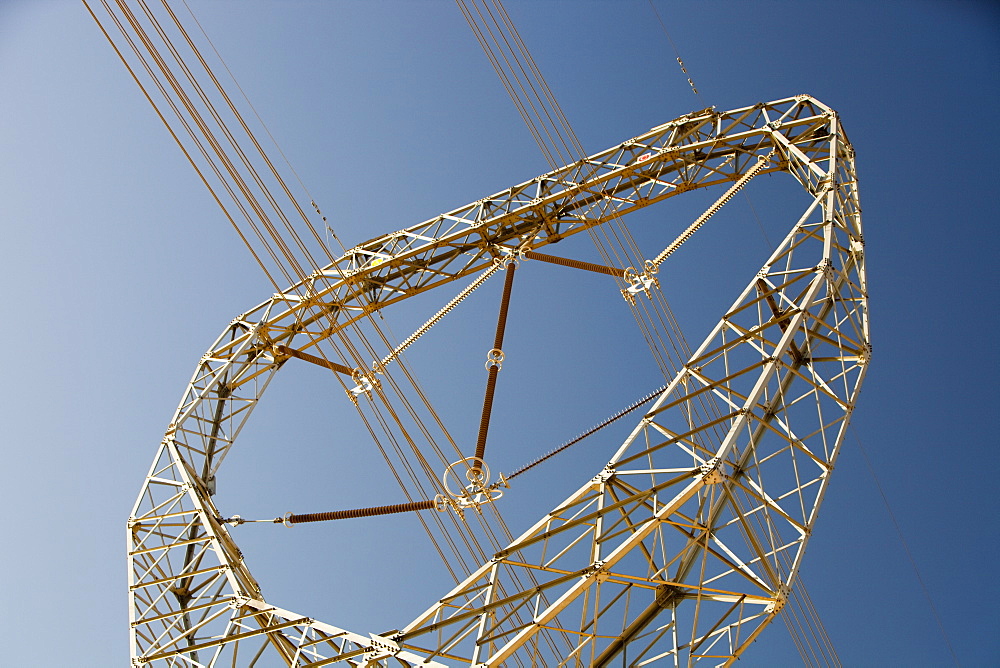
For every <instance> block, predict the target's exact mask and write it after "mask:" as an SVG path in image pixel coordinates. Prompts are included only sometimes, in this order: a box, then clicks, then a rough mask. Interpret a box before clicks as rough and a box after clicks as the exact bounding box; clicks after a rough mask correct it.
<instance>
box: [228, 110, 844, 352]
mask: <svg viewBox="0 0 1000 668" xmlns="http://www.w3.org/2000/svg"><path fill="white" fill-rule="evenodd" d="M765 110H770V114H767V113H765ZM779 111H780V112H781V113H780V114H779V113H778V112H779ZM827 111H828V110H827V108H826V107H825V106H823V105H821V104H820V103H818V102H816V101H815V100H812V99H811V98H808V97H805V96H801V97H799V98H789V99H787V100H781V101H778V102H773V103H769V104H767V105H756V106H754V107H748V108H747V109H743V110H736V111H732V112H726V113H723V114H715V113H714V112H710V111H707V112H702V115H700V116H695V117H693V118H688V117H685V118H682V119H678V120H677V121H672V122H671V123H668V124H665V125H663V126H660V127H659V128H655V129H654V130H652V131H651V132H649V133H647V134H646V135H643V136H641V137H637V138H635V139H633V140H630V141H628V142H624V143H623V144H621V145H619V146H617V147H614V148H612V149H608V150H607V151H604V152H602V153H598V154H596V155H594V156H591V157H590V158H587V159H585V160H582V161H580V162H578V163H574V164H572V165H569V166H567V167H564V168H561V169H560V170H556V171H554V172H550V173H548V174H545V175H543V176H540V177H538V178H536V179H533V180H531V181H528V182H525V183H522V184H520V185H518V186H514V187H513V188H510V189H508V190H505V191H502V192H500V193H497V194H496V195H493V196H491V197H488V198H484V199H482V200H479V201H477V202H474V203H472V204H469V205H467V206H465V207H462V208H460V209H456V210H454V211H452V212H449V213H447V214H442V215H441V216H438V217H437V218H434V219H432V220H430V221H427V222H425V223H421V224H420V225H417V226H414V227H412V228H408V229H406V230H401V231H399V232H394V233H392V234H388V235H385V236H383V237H378V238H375V239H372V240H370V241H367V242H364V243H362V244H359V245H358V246H356V247H355V248H352V249H351V250H349V251H348V252H347V253H346V254H345V255H344V256H343V257H341V258H340V259H339V260H338V261H337V262H336V263H334V264H332V265H330V266H329V267H326V268H324V269H323V270H321V271H320V272H319V273H318V274H317V275H314V276H312V277H310V278H309V279H307V281H305V282H303V283H302V284H298V285H295V286H292V287H291V288H290V289H289V290H287V291H285V292H284V293H281V294H280V295H276V296H275V298H274V299H273V300H271V304H272V308H271V310H272V311H276V312H275V313H274V315H273V316H272V317H271V318H269V319H268V321H267V322H266V323H265V324H266V326H267V328H268V330H269V336H270V338H271V340H272V341H273V342H276V343H286V342H287V339H288V338H290V337H291V336H294V334H295V333H296V331H295V330H294V328H290V327H288V326H286V325H285V324H284V323H286V322H287V323H295V325H296V328H298V329H301V328H302V327H308V326H310V325H312V324H313V323H315V322H316V321H317V320H318V319H321V318H325V317H327V316H330V315H334V316H335V317H336V318H337V324H336V327H337V328H341V327H344V326H346V325H347V324H349V323H351V322H353V321H355V320H357V319H359V318H361V317H364V315H365V314H366V313H369V312H371V311H373V310H377V309H379V308H382V307H384V306H386V305H389V304H392V303H395V302H397V301H400V300H402V299H406V298H407V297H410V296H413V295H415V294H418V293H419V292H422V291H424V290H428V289H431V288H434V287H437V286H439V285H442V284H444V283H447V282H451V281H454V280H457V279H460V278H462V277H465V276H468V275H470V274H471V273H474V272H476V271H480V270H482V269H484V268H485V267H486V266H488V265H489V263H490V262H491V261H492V260H493V258H494V257H496V256H497V255H498V254H500V253H502V252H503V251H502V250H500V248H501V247H503V248H506V249H507V250H508V251H512V250H514V249H518V248H521V249H525V250H533V249H535V248H540V247H542V246H545V245H547V244H549V243H552V242H554V241H558V240H560V239H563V238H565V237H567V236H570V235H573V234H577V233H579V232H582V231H583V230H585V229H587V228H588V227H592V226H594V225H598V224H601V223H603V222H606V221H607V220H609V219H611V218H612V217H615V216H619V215H623V214H625V213H628V212H629V211H633V210H636V209H638V208H642V207H645V206H648V205H649V204H652V203H655V202H658V201H661V200H663V199H666V198H668V197H671V196H673V195H676V194H679V193H680V192H684V191H687V190H691V189H694V188H701V187H708V186H712V185H717V184H720V183H726V182H730V181H735V180H736V179H738V178H739V176H741V175H742V174H743V173H745V172H746V170H747V169H748V168H749V167H750V166H752V165H753V164H756V155H759V154H762V153H763V154H766V152H767V151H768V150H770V149H771V148H773V147H774V141H773V136H772V135H773V134H774V132H775V131H774V130H773V128H771V127H769V126H768V125H767V121H766V120H765V119H766V118H768V117H770V116H775V115H779V116H783V117H784V118H785V121H784V124H783V125H782V126H781V130H782V132H783V133H786V134H783V135H782V136H785V137H788V138H789V141H790V142H792V143H793V144H794V145H795V146H797V147H799V148H800V150H802V151H806V152H810V153H816V152H818V151H821V150H822V149H823V147H824V146H826V145H827V142H826V141H825V140H827V139H828V135H827V134H826V133H827V132H828V123H827V118H826V113H827ZM752 121H756V124H754V123H753V122H752ZM721 128H724V129H726V130H728V131H729V133H728V134H717V130H718V129H721ZM647 152H648V153H650V157H648V158H646V159H645V160H642V161H639V158H640V157H641V156H642V155H644V154H645V153H647ZM783 167H784V163H779V164H776V165H775V166H774V167H772V168H769V169H768V170H765V171H767V172H771V171H778V170H781V169H783ZM654 184H658V185H655V187H654ZM609 202H610V204H609ZM604 205H608V206H606V207H605V206H604ZM594 214H596V215H594ZM303 295H307V296H306V297H303ZM279 305H280V306H281V307H284V310H283V311H282V310H279V309H278V308H276V307H278V306H279ZM301 309H314V310H317V313H316V314H314V315H312V316H310V317H304V318H300V317H297V315H298V314H297V313H296V312H297V311H299V310H301ZM342 311H349V313H346V314H345V313H342ZM326 334H327V335H329V334H332V332H326ZM248 336H249V334H248ZM240 344H241V340H240V339H234V340H232V341H230V342H227V343H225V344H224V345H221V346H218V347H216V348H214V349H213V351H212V353H211V354H212V356H213V357H216V358H218V359H224V358H226V357H227V355H228V354H229V351H230V350H235V349H239V347H240Z"/></svg>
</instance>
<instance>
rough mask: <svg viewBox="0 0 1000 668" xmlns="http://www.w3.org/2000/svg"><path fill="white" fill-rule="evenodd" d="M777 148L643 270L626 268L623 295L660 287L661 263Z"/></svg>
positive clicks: (760, 158)
mask: <svg viewBox="0 0 1000 668" xmlns="http://www.w3.org/2000/svg"><path fill="white" fill-rule="evenodd" d="M774 154H775V150H774V149H772V150H771V151H770V152H769V153H768V154H767V155H759V156H757V164H755V165H754V166H753V167H751V168H750V169H749V170H747V173H746V174H744V175H743V176H741V177H740V178H739V179H738V180H737V181H736V183H734V184H733V185H732V186H730V187H729V189H728V190H727V191H726V192H724V193H723V194H722V196H721V197H720V198H719V199H717V200H715V202H714V203H712V205H711V206H710V207H708V208H707V209H706V210H705V212H704V213H702V214H701V215H700V216H698V218H697V219H695V221H694V222H693V223H691V224H690V225H689V226H688V228H687V229H686V230H684V231H683V232H681V234H680V235H679V236H678V237H677V238H676V239H674V240H673V241H672V242H671V243H670V245H669V246H667V247H666V248H664V249H663V251H661V252H660V254H659V255H657V256H656V257H655V258H654V259H653V260H646V262H645V266H644V268H643V272H642V273H639V272H638V271H637V270H636V269H635V268H633V267H629V268H628V269H626V270H625V279H626V280H627V281H629V286H628V287H627V288H625V289H624V290H622V296H623V297H625V299H626V300H627V301H629V302H634V301H635V295H637V294H639V293H640V292H642V293H645V294H646V295H647V296H648V295H649V290H650V288H652V287H654V286H655V287H659V285H660V283H659V281H658V280H657V279H656V272H657V271H658V270H659V268H660V265H661V264H663V262H664V260H666V259H667V258H668V257H670V255H671V254H672V253H673V252H674V251H676V250H677V249H678V248H680V247H681V245H683V244H684V242H685V241H687V240H688V239H690V238H691V237H692V236H694V233H695V232H697V231H698V229H699V228H700V227H701V226H702V225H704V224H705V223H706V222H707V221H708V219H709V218H711V217H712V216H714V215H715V214H716V213H718V211H719V209H721V208H722V207H723V206H724V205H725V204H726V202H728V201H729V200H731V199H732V198H733V195H735V194H736V193H738V192H739V191H740V190H742V189H743V186H745V185H746V184H747V183H748V182H749V181H750V179H752V178H753V177H755V176H757V174H759V173H760V172H761V170H763V169H764V168H765V167H767V166H768V165H769V164H770V162H771V158H773V157H774Z"/></svg>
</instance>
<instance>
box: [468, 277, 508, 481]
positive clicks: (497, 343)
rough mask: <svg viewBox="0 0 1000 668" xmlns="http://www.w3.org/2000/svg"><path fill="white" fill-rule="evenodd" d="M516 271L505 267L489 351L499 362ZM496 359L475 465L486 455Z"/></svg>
mask: <svg viewBox="0 0 1000 668" xmlns="http://www.w3.org/2000/svg"><path fill="white" fill-rule="evenodd" d="M516 269H517V265H516V264H515V263H513V262H511V263H510V264H508V265H507V275H506V276H505V277H504V281H503V296H502V297H501V298H500V315H499V317H498V318H497V333H496V337H494V339H493V350H492V351H490V352H491V355H492V354H493V353H494V352H495V353H499V355H500V357H499V360H502V359H503V353H502V352H500V351H501V350H502V349H503V333H504V329H506V327H507V307H508V306H510V291H511V287H512V286H513V285H514V271H515V270H516ZM499 360H497V359H496V358H494V357H492V356H491V362H492V363H490V364H489V372H490V375H489V378H487V379H486V396H485V398H484V399H483V415H482V418H481V419H480V420H479V437H478V438H477V439H476V454H475V457H476V459H475V460H474V461H475V462H476V463H477V464H478V462H480V461H482V459H483V456H484V455H485V454H486V436H487V434H488V433H489V430H490V415H491V414H492V412H493V394H494V392H496V387H497V374H498V373H499V372H500V362H499ZM473 470H479V466H478V465H474V466H473Z"/></svg>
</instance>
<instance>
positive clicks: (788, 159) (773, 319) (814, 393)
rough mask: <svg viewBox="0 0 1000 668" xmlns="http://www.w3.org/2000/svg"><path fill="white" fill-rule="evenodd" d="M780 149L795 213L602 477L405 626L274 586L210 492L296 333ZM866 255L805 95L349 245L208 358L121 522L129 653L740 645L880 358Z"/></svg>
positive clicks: (638, 653)
mask: <svg viewBox="0 0 1000 668" xmlns="http://www.w3.org/2000/svg"><path fill="white" fill-rule="evenodd" d="M772 152H773V154H772ZM768 155H771V156H772V159H771V161H770V162H769V163H768V164H767V165H766V166H765V168H764V169H763V170H762V173H764V172H779V171H783V172H787V173H789V174H791V175H792V176H793V177H794V178H795V179H796V180H797V181H798V182H799V183H800V184H801V185H802V186H803V188H804V189H805V192H806V201H807V204H806V207H805V210H804V213H802V215H801V217H800V218H799V219H798V220H797V221H796V222H795V223H794V225H793V226H792V228H791V231H790V232H789V233H788V235H787V237H786V238H785V239H784V240H783V241H782V243H781V244H780V245H779V247H778V249H777V250H775V251H774V253H773V254H772V255H771V257H770V258H768V260H767V262H766V263H765V264H764V265H763V268H762V269H761V270H760V272H759V273H758V274H757V275H756V276H754V277H753V278H752V279H751V280H750V282H749V284H748V285H747V287H746V289H745V290H744V291H743V293H742V294H741V295H740V296H739V298H738V299H737V300H736V301H735V302H734V304H733V306H732V307H731V308H730V309H729V310H728V311H727V312H726V313H725V315H723V316H722V319H721V320H720V321H719V323H718V324H717V325H716V326H715V328H714V329H713V330H712V332H711V333H710V334H709V336H708V337H707V338H706V339H705V341H704V343H702V344H701V345H700V346H699V347H698V349H697V350H696V351H695V352H694V354H693V355H692V357H691V359H689V360H688V361H687V362H686V363H685V364H684V366H683V367H682V368H681V369H680V371H679V372H678V373H677V374H676V376H675V377H674V378H673V379H671V381H670V383H669V385H668V387H667V389H666V391H664V392H663V394H662V395H661V396H659V398H658V399H657V400H656V403H655V405H654V406H653V408H652V409H651V410H650V411H649V412H648V413H647V414H646V415H644V416H643V417H642V419H641V420H640V421H639V424H638V425H637V426H636V427H635V429H634V431H632V433H631V435H630V436H629V437H628V438H627V439H626V440H625V442H624V443H623V444H622V445H621V447H620V448H619V449H618V451H617V452H615V453H614V456H613V457H611V459H610V461H609V463H608V465H607V467H606V468H604V470H602V471H600V472H599V473H598V474H597V475H596V476H595V477H594V478H593V479H591V480H588V481H587V482H586V483H585V484H584V485H583V486H582V487H581V488H580V489H579V490H578V491H577V492H576V493H574V494H572V495H571V496H570V497H569V498H568V499H567V500H566V501H565V502H564V503H562V504H560V505H559V506H558V507H557V508H555V509H554V510H552V511H551V512H550V513H548V514H547V515H545V516H544V517H542V518H541V519H540V520H539V521H538V522H537V523H536V524H535V525H534V526H533V527H531V528H530V529H529V530H527V531H526V532H524V534H523V535H521V536H520V537H519V538H517V539H516V540H514V541H513V542H512V543H511V544H510V545H509V546H508V547H506V548H505V549H503V550H501V551H500V552H498V553H497V554H496V555H495V556H494V557H493V559H492V560H491V561H489V562H488V563H485V564H483V565H482V566H481V567H480V568H479V569H478V570H477V571H475V572H474V573H473V574H472V575H471V576H470V577H469V578H468V579H467V580H466V581H464V582H463V583H461V584H460V585H458V586H457V587H455V588H454V589H453V590H452V591H451V592H450V593H448V594H447V595H446V596H444V597H443V598H442V599H441V600H440V601H439V602H437V603H435V604H434V605H433V606H431V607H430V608H429V609H428V610H427V611H426V612H425V613H424V614H422V615H420V616H419V617H417V619H415V620H413V621H412V622H411V623H410V624H409V625H407V626H406V627H405V628H403V630H402V631H401V632H399V633H398V634H395V635H394V636H392V637H391V638H380V637H378V636H371V635H359V634H355V633H350V632H348V631H345V630H343V629H340V628H337V627H333V626H330V625H328V624H323V623H320V622H317V621H315V620H312V619H310V618H307V617H304V616H301V615H298V614H295V613H292V612H288V611H286V610H283V609H279V608H276V607H274V606H272V605H270V604H269V603H266V602H264V601H263V599H262V596H261V594H260V589H259V587H258V584H257V582H256V581H255V580H254V578H253V576H252V575H251V574H250V572H249V570H248V569H247V567H246V565H245V564H244V562H243V559H242V555H241V553H240V551H239V549H238V548H237V546H236V544H235V543H234V542H233V539H232V537H231V536H230V532H229V530H228V527H227V526H226V525H225V524H223V523H220V521H219V520H218V518H219V513H218V511H217V510H216V508H215V505H214V504H213V499H212V493H213V491H214V480H215V476H216V474H217V472H218V470H219V467H220V465H221V464H222V462H223V461H224V459H225V456H226V454H227V453H228V452H229V451H230V449H231V448H232V447H234V444H235V440H236V438H237V435H238V434H239V432H240V430H241V428H242V427H243V426H244V425H245V424H246V420H247V419H248V417H249V415H250V413H251V411H252V410H253V408H254V406H255V405H256V403H257V401H258V400H259V398H260V397H261V395H262V393H263V391H264V389H265V388H266V387H267V383H268V381H269V380H270V378H271V377H272V374H273V373H274V372H275V371H276V370H277V369H278V368H279V367H280V366H281V365H282V363H283V362H284V361H285V360H287V359H288V355H287V353H283V352H282V351H283V350H285V351H287V349H288V348H295V349H298V350H308V349H310V348H311V347H314V346H317V345H318V344H319V342H321V341H323V340H325V339H327V338H328V337H331V336H332V335H334V334H335V333H336V332H337V331H338V329H340V328H344V327H346V326H347V325H348V324H349V323H351V322H353V321H356V320H358V319H359V318H362V317H364V316H365V315H366V314H368V313H370V312H372V311H373V310H377V309H381V308H384V307H386V306H388V305H389V304H392V303H395V302H398V301H400V300H403V299H406V298H408V297H411V296H413V295H416V294H418V293H421V292H424V291H426V290H430V289H432V288H435V287H438V286H442V285H445V284H447V283H450V282H452V281H455V280H457V279H461V278H463V277H465V276H469V275H470V274H473V273H475V272H478V271H482V270H483V269H485V268H488V267H489V266H491V265H492V264H493V263H495V262H497V261H498V259H500V258H503V257H505V256H508V255H510V254H512V253H514V252H515V250H516V249H521V250H531V249H536V248H540V247H542V246H545V245H547V244H549V243H552V242H555V241H558V240H560V239H562V238H565V237H567V236H569V235H572V234H576V233H578V232H581V231H583V230H585V229H587V228H588V227H592V226H596V225H600V224H602V223H604V222H606V221H608V220H609V219H611V218H612V217H613V216H619V215H623V214H626V213H628V212H630V211H634V210H637V209H640V208H643V207H645V206H648V205H650V204H654V203H656V202H659V201H661V200H664V199H667V198H669V197H672V196H674V195H679V194H681V193H683V192H686V191H688V190H693V189H696V188H706V187H711V186H718V185H720V184H729V183H732V182H734V181H736V180H737V179H739V178H740V177H741V176H742V175H744V174H746V173H747V171H748V170H750V169H751V168H753V167H754V166H756V165H758V162H759V160H760V159H761V156H768ZM863 246H864V242H863V238H862V234H861V217H860V208H859V206H858V192H857V183H856V178H855V172H854V151H853V149H852V148H851V146H850V144H849V142H848V140H847V138H846V136H845V135H844V133H843V132H842V130H841V127H840V122H839V119H838V116H837V114H836V113H835V112H834V111H832V110H831V109H829V108H828V107H826V106H825V105H823V104H822V103H820V102H818V101H817V100H815V99H813V98H811V97H808V96H797V97H794V98H788V99H785V100H779V101H776V102H771V103H767V104H763V103H762V104H757V105H754V106H751V107H746V108H743V109H737V110H734V111H729V112H725V113H718V112H716V111H715V110H714V109H707V110H704V111H701V112H696V113H693V114H690V115H688V116H684V117H682V118H679V119H677V120H674V121H671V122H669V123H666V124H664V125H662V126H659V127H657V128H654V129H653V130H651V131H650V132H648V133H646V134H644V135H642V136H640V137H636V138H634V139H631V140H629V141H626V142H624V143H622V144H621V145H619V146H616V147H614V148H612V149H609V150H606V151H603V152H601V153H598V154H596V155H594V156H591V157H589V158H587V159H585V160H581V161H579V162H577V163H574V164H571V165H568V166H566V167H564V168H561V169H558V170H556V171H553V172H550V173H548V174H545V175H543V176H539V177H538V178H535V179H533V180H531V181H528V182H526V183H522V184H520V185H518V186H515V187H513V188H510V189H508V190H505V191H503V192H500V193H498V194H496V195H493V196H491V197H487V198H484V199H482V200H479V201H477V202H474V203H472V204H469V205H467V206H464V207H461V208H459V209H456V210H454V211H451V212H449V213H447V214H443V215H440V216H438V217H436V218H434V219H433V220H430V221H427V222H425V223H422V224H420V225H417V226H414V227H411V228H408V229H405V230H401V231H399V232H394V233H392V234H388V235H385V236H382V237H379V238H377V239H373V240H371V241H368V242H365V243H363V244H360V245H358V246H357V247H355V248H353V249H351V250H350V251H348V252H347V253H346V254H345V255H344V256H343V257H341V258H340V259H339V260H338V261H337V262H336V263H334V264H332V265H330V266H328V267H326V268H324V269H323V270H322V271H319V272H316V273H315V274H313V275H312V276H310V278H309V279H308V280H307V281H304V282H303V283H300V284H299V285H296V286H293V287H292V288H290V289H289V290H287V291H285V292H283V293H281V294H276V295H274V297H273V298H271V299H269V300H268V301H266V302H264V303H263V304H261V305H260V306H258V307H256V308H255V309H253V310H251V311H249V312H248V313H246V314H244V315H242V316H240V317H239V318H237V319H235V320H234V321H233V322H232V323H230V325H229V326H228V327H227V328H226V329H225V331H224V332H223V333H222V335H221V336H220V337H219V338H218V340H217V341H216V342H215V343H214V344H213V345H212V347H211V349H210V350H209V351H208V353H206V354H205V356H204V357H203V358H202V359H201V360H200V362H199V364H198V366H197V369H196V370H195V373H194V376H193V377H192V379H191V382H190V385H189V386H188V388H187V390H186V391H185V393H184V396H183V399H182V401H181V403H180V406H179V407H178V408H177V411H176V413H175V414H174V417H173V420H172V421H171V423H170V426H169V428H168V430H167V432H166V435H165V437H164V439H163V442H162V443H161V444H160V446H159V449H158V451H157V453H156V456H155V458H154V462H153V465H152V467H151V469H150V471H149V475H148V476H147V478H146V480H145V482H144V484H143V486H142V490H141V492H140V494H139V498H138V500H137V502H136V505H135V508H134V509H133V511H132V515H131V517H130V518H129V522H128V539H129V555H128V561H129V598H130V609H131V625H130V629H131V646H132V656H133V664H134V665H146V664H154V665H172V666H174V665H175V666H222V665H226V666H230V665H253V664H254V662H256V664H257V665H269V666H270V665H289V666H303V665H327V664H331V663H335V662H339V661H346V662H349V663H350V664H352V665H366V666H367V665H405V666H409V665H441V664H443V665H489V666H498V665H538V666H556V665H606V664H608V663H609V662H610V661H612V660H615V661H616V665H617V662H619V661H623V660H625V661H627V663H629V665H642V664H645V663H651V662H663V663H665V664H668V663H669V664H672V665H681V664H685V665H686V664H689V663H695V662H700V661H707V662H709V663H711V664H717V663H718V664H727V663H729V662H732V661H734V660H735V659H736V658H737V657H738V656H739V655H740V653H741V652H742V651H743V650H744V649H745V648H746V647H747V646H748V645H749V644H750V643H751V642H752V641H753V640H754V638H756V636H757V635H758V634H759V633H760V632H761V630H762V629H763V628H764V627H765V626H766V625H767V624H768V623H769V622H770V621H771V620H772V619H773V618H774V617H775V615H777V614H778V612H779V611H780V610H781V608H782V606H783V605H784V603H785V600H786V598H787V596H788V592H789V589H790V587H792V585H793V584H794V582H795V577H796V573H797V571H798V569H799V566H800V564H801V560H802V554H803V550H804V549H805V546H806V543H807V541H808V538H809V535H810V532H811V531H812V528H813V525H814V522H815V519H816V513H817V510H818V508H819V505H820V502H821V501H822V499H823V496H824V493H825V492H826V489H827V484H828V481H829V475H830V473H831V471H832V469H833V465H834V462H835V460H836V458H837V454H838V452H839V449H840V445H841V443H842V440H843V437H844V433H845V430H846V428H847V425H848V421H849V418H850V415H851V411H852V410H853V408H854V404H855V400H856V397H857V393H858V390H859V387H860V385H861V381H862V379H863V378H864V375H865V369H866V367H867V364H868V360H869V357H870V350H871V348H870V345H869V337H868V319H867V288H866V283H865V269H864V266H865V265H864V252H863ZM639 298H642V297H641V296H640V297H639ZM699 406H700V407H702V408H705V407H708V409H709V410H707V411H706V410H700V411H699V410H696V408H697V407H699ZM525 582H528V583H531V585H530V587H527V588H525V587H523V586H522V584H521V583H525ZM623 652H624V653H625V657H624V658H623V657H622V653H623Z"/></svg>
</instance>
